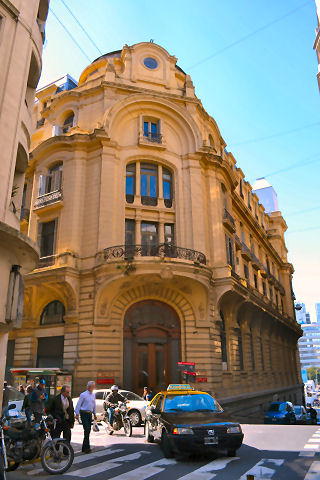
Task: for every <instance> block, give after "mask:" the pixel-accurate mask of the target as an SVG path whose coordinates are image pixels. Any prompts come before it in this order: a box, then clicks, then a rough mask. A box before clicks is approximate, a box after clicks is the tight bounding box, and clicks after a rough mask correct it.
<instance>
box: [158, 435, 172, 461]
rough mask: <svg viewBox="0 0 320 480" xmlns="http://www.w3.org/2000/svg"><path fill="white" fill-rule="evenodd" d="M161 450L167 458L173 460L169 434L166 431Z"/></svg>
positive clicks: (162, 438) (162, 436)
mask: <svg viewBox="0 0 320 480" xmlns="http://www.w3.org/2000/svg"><path fill="white" fill-rule="evenodd" d="M160 448H161V450H162V453H163V455H164V456H165V458H172V457H173V456H174V454H173V450H172V447H171V445H170V441H169V438H168V434H167V432H166V431H165V430H164V431H163V432H162V435H161V442H160Z"/></svg>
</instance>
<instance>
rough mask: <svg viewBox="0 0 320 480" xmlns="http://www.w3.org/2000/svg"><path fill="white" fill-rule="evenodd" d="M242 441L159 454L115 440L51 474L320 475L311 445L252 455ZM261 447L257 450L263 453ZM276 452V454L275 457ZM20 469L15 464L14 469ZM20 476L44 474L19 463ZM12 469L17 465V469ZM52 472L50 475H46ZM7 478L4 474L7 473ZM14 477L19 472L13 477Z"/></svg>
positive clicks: (193, 478) (156, 479)
mask: <svg viewBox="0 0 320 480" xmlns="http://www.w3.org/2000/svg"><path fill="white" fill-rule="evenodd" d="M252 450H253V449H252V448H251V447H248V446H246V445H244V446H243V447H242V448H241V450H240V451H239V456H237V457H234V458H228V457H218V458H216V459H214V460H211V461H210V459H208V458H200V459H198V458H192V459H184V460H179V459H165V458H163V456H162V453H161V451H160V449H159V446H158V445H149V444H140V445H137V444H136V445H132V444H130V443H126V444H115V445H113V446H110V447H108V448H103V449H96V450H95V451H93V452H92V453H91V454H82V453H77V454H76V456H75V459H74V463H73V465H72V467H71V469H70V470H69V471H68V472H66V473H65V474H64V475H61V476H56V477H55V478H56V479H61V480H62V479H64V480H76V479H81V478H87V479H89V480H108V479H112V480H146V479H149V478H150V479H153V480H160V479H166V480H171V479H172V480H175V479H179V480H212V479H215V480H220V479H221V480H227V479H228V480H229V479H230V480H247V475H253V478H254V479H255V480H258V479H259V480H262V479H263V480H266V479H273V480H298V479H299V480H300V479H303V480H320V454H319V453H317V452H316V451H315V450H313V451H310V450H306V451H302V452H300V453H299V452H285V453H286V458H280V455H281V454H283V453H284V452H269V453H271V454H272V455H273V458H267V457H263V458H259V457H257V450H255V451H252ZM263 453H264V452H261V455H263ZM278 457H279V458H278ZM20 469H21V470H20ZM20 469H19V470H20V472H21V474H22V473H23V474H24V475H23V476H22V475H21V479H22V478H23V479H28V478H36V479H41V478H42V479H44V478H45V479H47V478H50V476H48V475H47V474H45V473H44V472H43V470H42V469H41V466H40V465H39V464H35V465H31V464H29V465H24V466H22V467H20ZM17 472H18V471H17ZM51 478H52V477H51ZM8 480H10V476H9V475H8ZM19 480H20V477H19Z"/></svg>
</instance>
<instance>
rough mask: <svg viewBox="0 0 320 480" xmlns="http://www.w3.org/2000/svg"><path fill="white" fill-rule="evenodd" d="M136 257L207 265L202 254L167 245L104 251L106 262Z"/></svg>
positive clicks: (114, 248) (130, 246) (125, 247)
mask: <svg viewBox="0 0 320 480" xmlns="http://www.w3.org/2000/svg"><path fill="white" fill-rule="evenodd" d="M135 257H160V258H178V259H182V260H188V261H190V262H193V263H195V264H202V265H206V263H207V259H206V256H205V255H204V254H203V253H201V252H198V251H196V250H192V249H190V248H182V247H177V246H176V245H170V244H166V243H161V244H159V245H116V246H114V247H108V248H105V249H104V250H103V258H104V260H105V261H111V260H118V259H124V260H131V259H134V258H135Z"/></svg>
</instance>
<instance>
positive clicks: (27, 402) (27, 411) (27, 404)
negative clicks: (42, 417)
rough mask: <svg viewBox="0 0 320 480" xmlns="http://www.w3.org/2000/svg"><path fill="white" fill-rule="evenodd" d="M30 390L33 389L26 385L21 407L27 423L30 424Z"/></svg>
mask: <svg viewBox="0 0 320 480" xmlns="http://www.w3.org/2000/svg"><path fill="white" fill-rule="evenodd" d="M32 390H33V388H32V386H31V385H28V386H27V390H26V394H25V397H24V399H23V404H22V409H21V410H22V411H24V412H25V414H26V417H27V422H28V425H31V416H32V402H31V394H32Z"/></svg>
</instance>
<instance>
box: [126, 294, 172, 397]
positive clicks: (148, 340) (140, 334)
mask: <svg viewBox="0 0 320 480" xmlns="http://www.w3.org/2000/svg"><path fill="white" fill-rule="evenodd" d="M123 359H124V361H123V368H124V371H123V378H124V387H125V388H127V389H129V390H130V389H131V390H133V391H135V392H137V393H142V391H143V387H146V386H147V387H152V388H153V390H154V391H159V390H161V389H164V388H166V387H167V385H168V383H176V382H179V381H180V375H179V372H178V369H177V362H178V361H179V360H180V321H179V318H178V316H177V314H176V312H175V311H174V310H173V309H172V308H171V307H170V306H169V305H167V304H165V303H162V302H158V301H156V300H145V301H143V302H138V303H136V304H134V305H132V306H131V307H130V308H129V309H128V311H127V312H126V315H125V324H124V355H123Z"/></svg>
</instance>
